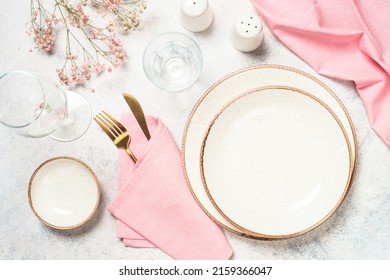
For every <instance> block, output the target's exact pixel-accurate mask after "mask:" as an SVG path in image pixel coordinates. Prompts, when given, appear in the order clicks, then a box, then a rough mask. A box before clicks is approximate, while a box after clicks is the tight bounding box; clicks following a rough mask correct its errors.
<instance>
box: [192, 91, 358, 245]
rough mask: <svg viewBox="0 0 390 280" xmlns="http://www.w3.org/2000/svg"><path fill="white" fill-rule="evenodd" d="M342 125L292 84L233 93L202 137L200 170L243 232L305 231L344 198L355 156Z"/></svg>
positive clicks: (274, 234)
mask: <svg viewBox="0 0 390 280" xmlns="http://www.w3.org/2000/svg"><path fill="white" fill-rule="evenodd" d="M349 146H350V145H349V142H348V140H347V138H346V132H345V129H344V127H343V126H342V125H341V122H340V121H339V119H338V118H337V117H336V115H335V114H334V113H333V111H331V110H330V108H329V107H328V106H327V105H325V104H324V103H323V102H322V101H320V100H319V99H317V98H316V97H314V96H312V95H310V94H308V93H306V92H303V91H301V90H296V89H293V88H289V87H279V86H277V87H263V88H259V89H255V90H253V91H249V92H247V93H244V94H243V95H240V96H238V97H237V98H235V99H233V100H232V101H231V102H229V103H228V104H227V105H226V106H224V107H223V108H222V110H221V111H220V112H219V113H218V114H217V115H216V117H215V118H214V119H213V121H212V122H211V124H210V126H209V128H208V130H207V133H206V135H205V138H204V141H203V145H202V153H201V158H200V160H201V175H202V179H203V184H204V187H205V190H206V192H207V194H208V196H209V198H210V200H211V201H212V203H213V205H214V207H215V208H216V209H217V210H218V211H219V212H220V213H221V215H222V216H223V217H224V218H225V219H226V220H228V221H229V222H230V223H231V224H233V225H235V226H236V227H238V228H239V229H241V230H242V231H243V232H244V233H247V234H252V235H257V236H259V237H264V238H281V237H289V236H294V235H298V234H301V233H303V232H307V231H308V230H310V229H311V228H313V227H315V226H316V225H317V224H318V223H319V222H321V221H323V220H324V219H325V218H326V217H328V216H329V215H330V213H332V212H333V211H334V209H336V208H337V207H338V205H339V204H340V203H341V201H342V199H343V198H344V196H345V194H346V192H347V190H348V186H349V180H350V174H351V172H350V169H351V168H352V154H351V151H350V147H349Z"/></svg>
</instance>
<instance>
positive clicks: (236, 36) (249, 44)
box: [230, 14, 264, 52]
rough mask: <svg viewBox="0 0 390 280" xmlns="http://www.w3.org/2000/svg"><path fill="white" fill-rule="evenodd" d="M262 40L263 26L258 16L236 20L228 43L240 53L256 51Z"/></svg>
mask: <svg viewBox="0 0 390 280" xmlns="http://www.w3.org/2000/svg"><path fill="white" fill-rule="evenodd" d="M263 39H264V31H263V24H262V22H261V19H260V17H259V16H258V15H255V14H253V15H248V16H245V17H242V18H241V19H239V20H237V21H236V22H235V23H234V25H233V28H232V31H231V33H230V42H231V44H232V45H233V47H235V48H236V49H237V50H239V51H241V52H251V51H253V50H255V49H257V48H258V47H259V46H260V45H261V43H262V42H263Z"/></svg>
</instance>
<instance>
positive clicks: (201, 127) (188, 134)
mask: <svg viewBox="0 0 390 280" xmlns="http://www.w3.org/2000/svg"><path fill="white" fill-rule="evenodd" d="M276 85H282V86H289V87H294V88H298V89H301V90H303V91H305V92H309V93H310V94H312V95H313V96H314V97H317V98H318V99H320V100H321V101H322V102H323V103H324V104H326V105H327V106H328V107H329V108H330V109H331V110H332V111H333V112H334V113H335V115H336V116H337V117H338V119H339V120H340V122H341V123H342V125H343V126H344V128H345V131H346V135H347V139H348V142H349V143H350V146H351V151H352V165H353V167H352V170H351V176H352V175H353V172H354V170H355V166H356V162H357V144H356V143H357V142H356V133H355V129H354V126H353V123H352V120H351V118H350V116H349V114H348V112H347V110H346V109H345V107H344V105H343V104H342V102H341V101H340V100H339V98H338V97H337V96H336V94H335V93H334V92H333V91H332V90H331V89H330V88H329V87H328V86H326V85H325V84H324V83H322V82H321V81H320V80H318V79H317V78H315V77H313V76H311V75H310V74H308V73H305V72H303V71H301V70H298V69H295V68H291V67H287V66H282V65H259V66H253V67H250V68H245V69H242V70H239V71H237V72H234V73H232V74H230V75H228V76H226V77H224V78H222V79H221V80H219V81H218V82H216V83H215V84H214V85H213V86H211V87H210V88H209V89H208V90H207V91H206V92H205V93H204V94H203V96H202V97H201V98H200V99H199V101H198V102H197V103H196V105H195V106H194V108H193V110H192V112H191V114H190V116H189V118H188V120H187V123H186V126H185V130H184V133H183V139H182V163H183V170H184V174H185V177H186V180H187V184H188V186H189V188H190V190H191V192H192V194H193V196H194V198H195V199H196V201H197V202H198V204H199V205H200V207H201V208H202V209H203V210H204V211H205V213H206V214H208V215H209V217H210V218H211V219H213V220H214V221H215V222H216V223H217V224H219V225H220V226H221V227H223V228H224V229H226V230H229V231H231V232H233V233H236V234H239V235H244V236H248V233H247V232H244V231H243V230H242V229H241V228H239V227H237V226H236V225H234V224H232V223H231V222H230V221H228V220H227V219H226V218H225V217H224V216H223V215H221V213H220V212H219V211H218V210H217V209H216V208H215V206H214V205H213V203H212V202H211V201H210V199H209V197H208V195H207V193H206V191H205V188H204V187H203V183H202V177H201V172H200V168H199V160H200V150H201V147H202V142H203V137H204V134H205V132H206V131H207V129H208V126H209V124H210V122H211V121H212V120H213V118H214V117H215V115H216V114H217V113H218V112H219V111H220V110H221V108H223V106H225V105H226V104H227V103H228V102H230V101H231V100H232V99H234V98H236V97H237V96H239V95H241V94H242V93H244V92H247V91H250V90H253V89H255V88H258V87H263V86H276ZM249 236H250V237H257V236H255V235H251V234H249Z"/></svg>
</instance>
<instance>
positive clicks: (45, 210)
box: [28, 156, 100, 230]
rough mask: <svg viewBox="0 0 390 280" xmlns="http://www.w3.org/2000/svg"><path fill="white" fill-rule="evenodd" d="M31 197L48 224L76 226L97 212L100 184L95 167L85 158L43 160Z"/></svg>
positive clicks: (36, 175)
mask: <svg viewBox="0 0 390 280" xmlns="http://www.w3.org/2000/svg"><path fill="white" fill-rule="evenodd" d="M28 200H29V203H30V206H31V209H32V210H33V212H34V214H35V215H36V216H37V217H38V218H39V220H41V221H42V222H43V223H44V224H46V225H48V226H50V227H52V228H56V229H62V230H66V229H73V228H76V227H79V226H81V225H83V224H85V223H86V222H87V221H88V220H89V219H90V218H91V217H92V216H93V214H94V213H95V212H96V209H97V207H98V204H99V200H100V185H99V182H98V180H97V177H96V175H95V173H94V172H93V171H92V169H91V168H90V167H89V166H88V165H87V164H85V163H84V162H82V161H81V160H79V159H76V158H72V157H65V156H63V157H55V158H51V159H49V160H47V161H45V162H43V163H42V164H41V165H40V166H39V167H38V168H37V169H36V170H35V172H34V173H33V175H32V176H31V179H30V183H29V186H28Z"/></svg>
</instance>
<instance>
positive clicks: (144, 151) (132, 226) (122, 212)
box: [108, 114, 233, 260]
mask: <svg viewBox="0 0 390 280" xmlns="http://www.w3.org/2000/svg"><path fill="white" fill-rule="evenodd" d="M147 123H148V127H149V130H150V134H151V136H152V137H151V139H150V140H149V141H147V140H146V138H145V136H144V135H143V133H142V131H141V129H140V128H139V126H138V124H137V122H136V120H135V118H134V117H133V116H132V115H131V114H126V115H124V116H123V117H122V124H123V125H124V126H125V127H126V128H127V129H128V130H129V131H130V133H131V136H132V140H131V144H130V148H131V150H132V151H133V153H134V154H135V155H136V157H137V159H138V161H137V163H136V164H134V163H133V162H132V161H131V159H130V158H129V157H128V156H127V155H126V154H125V153H124V152H123V151H120V155H119V168H118V170H119V174H118V176H119V177H118V181H119V189H118V194H117V195H116V197H115V198H114V200H113V201H112V203H111V204H110V206H109V208H108V210H109V211H110V212H111V213H112V214H113V215H114V216H115V217H116V218H117V219H118V220H119V222H118V223H117V235H118V237H120V238H123V242H124V244H125V245H126V246H133V247H153V246H156V247H158V248H160V249H161V250H162V251H164V252H165V253H167V254H168V255H170V256H171V257H172V258H174V259H183V260H184V259H193V260H195V259H196V260H200V259H210V260H211V259H229V258H230V257H231V255H232V253H233V250H232V248H231V246H230V244H229V242H228V241H227V239H226V237H225V235H224V233H223V231H222V230H221V228H220V227H219V226H218V225H217V224H215V223H214V221H212V220H211V219H210V218H209V217H208V216H207V215H206V214H205V213H204V212H203V210H202V209H201V208H200V207H199V205H198V204H197V202H196V201H195V199H194V197H193V196H192V194H191V192H190V190H189V188H188V186H187V183H186V180H185V177H184V173H183V170H182V165H181V154H180V151H179V149H178V146H177V144H176V142H175V140H174V138H173V137H172V135H171V133H170V131H169V130H168V128H167V127H166V126H165V124H164V123H163V122H162V121H161V120H160V119H156V118H153V117H150V116H148V117H147ZM125 155H126V157H125Z"/></svg>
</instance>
